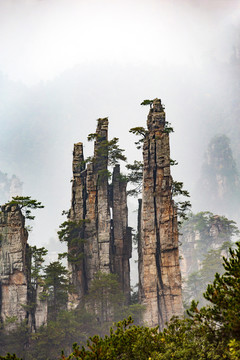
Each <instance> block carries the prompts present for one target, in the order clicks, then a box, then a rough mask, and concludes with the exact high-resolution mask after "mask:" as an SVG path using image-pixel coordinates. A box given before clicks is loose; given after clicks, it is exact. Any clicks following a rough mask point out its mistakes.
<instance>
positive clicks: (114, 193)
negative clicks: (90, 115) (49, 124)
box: [68, 118, 132, 306]
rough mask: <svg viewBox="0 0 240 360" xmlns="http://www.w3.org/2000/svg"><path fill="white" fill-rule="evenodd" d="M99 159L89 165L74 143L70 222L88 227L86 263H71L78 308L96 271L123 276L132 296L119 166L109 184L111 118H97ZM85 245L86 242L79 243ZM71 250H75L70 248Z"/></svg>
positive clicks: (84, 247)
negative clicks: (109, 128) (109, 132)
mask: <svg viewBox="0 0 240 360" xmlns="http://www.w3.org/2000/svg"><path fill="white" fill-rule="evenodd" d="M93 137H94V138H95V142H94V156H93V157H92V159H91V162H90V163H89V164H88V165H87V167H85V165H84V164H85V162H84V156H83V146H82V143H78V144H75V145H74V151H73V181H72V204H71V209H70V214H69V220H70V221H72V222H79V221H82V220H83V226H82V229H81V234H79V239H80V238H81V239H82V240H83V241H82V249H80V250H81V251H82V255H83V256H82V260H81V261H78V262H77V263H75V264H71V262H69V268H70V271H71V280H72V283H73V285H74V287H75V290H76V291H75V294H71V296H70V299H69V300H70V301H69V305H71V306H77V305H78V304H79V303H80V302H81V299H82V297H83V295H85V294H86V293H87V291H88V288H89V286H90V285H91V281H92V280H93V279H94V276H95V275H96V273H97V272H99V271H100V272H104V273H115V274H117V275H118V278H119V281H120V282H121V285H122V289H123V291H124V292H125V294H126V298H127V299H129V296H130V269H129V258H130V257H131V249H132V248H131V241H132V238H131V228H129V227H128V220H127V216H128V211H127V193H126V182H125V181H121V179H120V166H119V165H116V167H115V168H114V172H113V183H112V184H111V185H109V183H108V175H109V171H108V144H109V143H108V119H107V118H103V119H98V125H97V129H96V133H95V134H93ZM80 244H81V241H80ZM68 250H69V252H71V251H72V250H73V251H74V248H72V249H71V248H70V247H69V249H68Z"/></svg>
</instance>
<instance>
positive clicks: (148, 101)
mask: <svg viewBox="0 0 240 360" xmlns="http://www.w3.org/2000/svg"><path fill="white" fill-rule="evenodd" d="M152 104H153V100H143V101H142V102H141V105H144V106H146V105H150V108H151V107H152Z"/></svg>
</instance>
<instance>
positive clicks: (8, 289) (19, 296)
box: [0, 205, 47, 331]
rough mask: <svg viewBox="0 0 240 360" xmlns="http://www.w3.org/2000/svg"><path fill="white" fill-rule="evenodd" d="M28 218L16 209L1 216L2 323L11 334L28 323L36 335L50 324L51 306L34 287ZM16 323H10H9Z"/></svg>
mask: <svg viewBox="0 0 240 360" xmlns="http://www.w3.org/2000/svg"><path fill="white" fill-rule="evenodd" d="M27 240H28V232H27V230H26V229H25V217H24V216H23V215H22V213H21V211H20V209H19V208H18V206H16V205H4V206H2V207H1V212H0V320H1V321H2V322H4V323H5V328H6V329H7V330H10V329H13V328H14V327H15V326H16V325H17V323H19V322H21V321H23V320H26V321H27V323H28V325H29V328H30V329H31V330H32V331H35V330H36V329H37V328H38V327H40V326H41V325H43V324H46V322H47V302H46V300H40V292H41V290H42V289H41V288H40V287H38V288H37V289H34V288H33V287H32V284H31V254H30V251H29V250H30V248H29V246H28V244H27ZM9 319H11V320H14V321H10V322H9V321H7V320H9Z"/></svg>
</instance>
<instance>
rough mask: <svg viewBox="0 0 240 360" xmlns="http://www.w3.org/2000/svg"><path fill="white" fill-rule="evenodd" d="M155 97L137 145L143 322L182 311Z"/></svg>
mask: <svg viewBox="0 0 240 360" xmlns="http://www.w3.org/2000/svg"><path fill="white" fill-rule="evenodd" d="M165 126H166V124H165V112H164V109H163V107H162V104H161V100H159V99H155V100H154V101H153V107H152V108H151V109H150V112H149V115H148V120H147V127H148V131H147V134H146V137H145V140H144V145H143V161H144V167H143V194H142V210H141V238H140V239H139V262H140V266H139V270H140V273H139V286H140V289H139V291H140V301H141V303H142V304H144V305H145V306H146V311H145V314H144V321H146V322H147V323H148V325H149V326H156V325H159V326H160V329H163V327H164V325H165V323H166V322H167V321H169V320H170V318H171V317H172V316H173V315H180V314H182V312H183V306H182V294H181V274H180V267H179V251H178V228H177V212H176V208H175V206H174V202H173V200H172V190H171V188H172V177H171V175H170V148H169V135H168V133H167V131H166V130H165Z"/></svg>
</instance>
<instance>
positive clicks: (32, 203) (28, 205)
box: [4, 196, 44, 220]
mask: <svg viewBox="0 0 240 360" xmlns="http://www.w3.org/2000/svg"><path fill="white" fill-rule="evenodd" d="M6 205H16V206H17V207H18V208H19V209H20V210H23V214H24V216H25V218H26V219H29V220H34V219H35V216H33V215H32V214H31V210H36V209H42V208H44V206H43V205H42V203H41V202H40V201H37V200H34V199H31V196H14V197H12V200H11V201H9V202H8V203H6V204H5V205H4V206H6Z"/></svg>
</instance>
